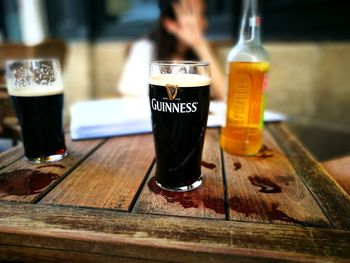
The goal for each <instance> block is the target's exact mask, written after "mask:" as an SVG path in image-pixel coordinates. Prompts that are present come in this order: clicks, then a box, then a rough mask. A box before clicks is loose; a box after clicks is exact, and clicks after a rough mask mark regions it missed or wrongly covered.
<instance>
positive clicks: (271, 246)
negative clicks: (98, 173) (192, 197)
mask: <svg viewBox="0 0 350 263" xmlns="http://www.w3.org/2000/svg"><path fill="white" fill-rule="evenodd" d="M0 211H1V212H0V247H2V249H4V247H8V246H13V248H15V247H18V252H19V253H21V252H20V251H22V253H26V251H25V250H24V249H23V250H21V249H22V248H26V249H28V250H29V252H28V253H31V255H33V253H34V252H33V250H34V249H37V250H46V253H50V252H49V250H56V251H60V252H61V253H62V254H63V255H66V254H69V253H72V252H79V253H81V254H87V255H88V254H93V255H94V256H96V257H97V256H98V255H101V256H102V255H108V256H116V257H130V258H140V259H153V260H163V261H172V262H208V261H213V262H230V261H231V262H232V261H234V260H236V261H242V262H252V261H253V260H255V261H258V260H257V259H258V258H259V259H261V260H259V262H271V261H276V260H277V259H283V260H284V261H289V262H296V261H299V262H300V261H304V262H305V261H306V262H329V261H345V260H348V259H349V258H350V243H349V242H348V241H349V240H350V232H349V231H344V230H332V229H322V228H311V227H299V226H288V225H273V224H260V223H243V222H235V221H224V220H208V219H194V218H186V217H170V216H156V215H145V214H142V215H140V214H131V213H123V212H116V211H110V210H105V209H83V208H78V207H75V208H70V207H64V206H44V205H39V204H35V205H33V204H24V203H6V202H0ZM15 251H16V250H14V251H12V253H15ZM23 256H25V255H23Z"/></svg>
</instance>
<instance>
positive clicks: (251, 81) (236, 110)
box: [226, 62, 268, 128]
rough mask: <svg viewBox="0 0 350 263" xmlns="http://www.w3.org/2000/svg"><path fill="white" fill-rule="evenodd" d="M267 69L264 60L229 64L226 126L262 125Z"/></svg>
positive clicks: (250, 126) (253, 126)
mask: <svg viewBox="0 0 350 263" xmlns="http://www.w3.org/2000/svg"><path fill="white" fill-rule="evenodd" d="M267 70H268V64H267V63H265V62H256V63H255V62H254V63H253V62H231V63H230V64H229V77H228V80H229V90H228V97H227V115H226V126H231V127H245V128H247V127H249V128H260V127H262V125H263V111H264V91H265V89H266V88H267V83H268V74H267Z"/></svg>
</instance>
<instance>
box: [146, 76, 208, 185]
mask: <svg viewBox="0 0 350 263" xmlns="http://www.w3.org/2000/svg"><path fill="white" fill-rule="evenodd" d="M209 84H210V78H209V77H207V76H201V75H195V74H163V75H156V76H152V77H151V79H150V85H149V95H150V96H149V97H150V106H151V111H152V124H153V134H154V142H155V150H156V182H157V184H158V185H159V186H160V187H162V188H165V189H169V190H175V191H186V190H191V189H193V188H195V187H197V186H199V185H200V184H201V176H202V175H201V158H202V150H203V143H204V136H205V130H206V124H207V118H208V111H209V97H210V92H209Z"/></svg>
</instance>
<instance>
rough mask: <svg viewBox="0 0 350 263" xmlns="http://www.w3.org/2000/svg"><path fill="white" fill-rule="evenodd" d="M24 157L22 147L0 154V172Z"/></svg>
mask: <svg viewBox="0 0 350 263" xmlns="http://www.w3.org/2000/svg"><path fill="white" fill-rule="evenodd" d="M23 156H24V151H23V146H22V145H18V146H16V147H13V148H11V149H10V150H8V151H6V152H2V153H1V154H0V170H1V169H3V168H5V167H6V166H8V165H10V164H11V163H13V162H15V161H17V160H18V159H20V158H22V157H23Z"/></svg>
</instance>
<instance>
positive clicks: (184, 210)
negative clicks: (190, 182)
mask: <svg viewBox="0 0 350 263" xmlns="http://www.w3.org/2000/svg"><path fill="white" fill-rule="evenodd" d="M218 137H219V134H218V131H217V130H216V129H215V130H214V129H208V130H207V131H206V135H205V142H204V148H203V156H202V160H203V161H202V174H203V185H202V186H201V187H200V188H198V189H195V190H193V191H190V192H185V193H175V192H170V191H165V190H162V189H160V188H159V187H158V186H157V185H156V183H155V179H154V172H155V167H154V168H153V170H152V172H151V173H150V176H149V178H148V181H147V183H146V184H145V186H144V188H143V190H142V193H141V195H140V197H139V200H138V201H137V203H136V205H135V207H134V210H133V211H134V212H135V213H149V214H164V215H179V216H193V217H204V218H217V219H224V218H225V205H224V204H225V201H224V200H225V199H224V184H223V176H222V167H221V156H220V147H219V140H218Z"/></svg>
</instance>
